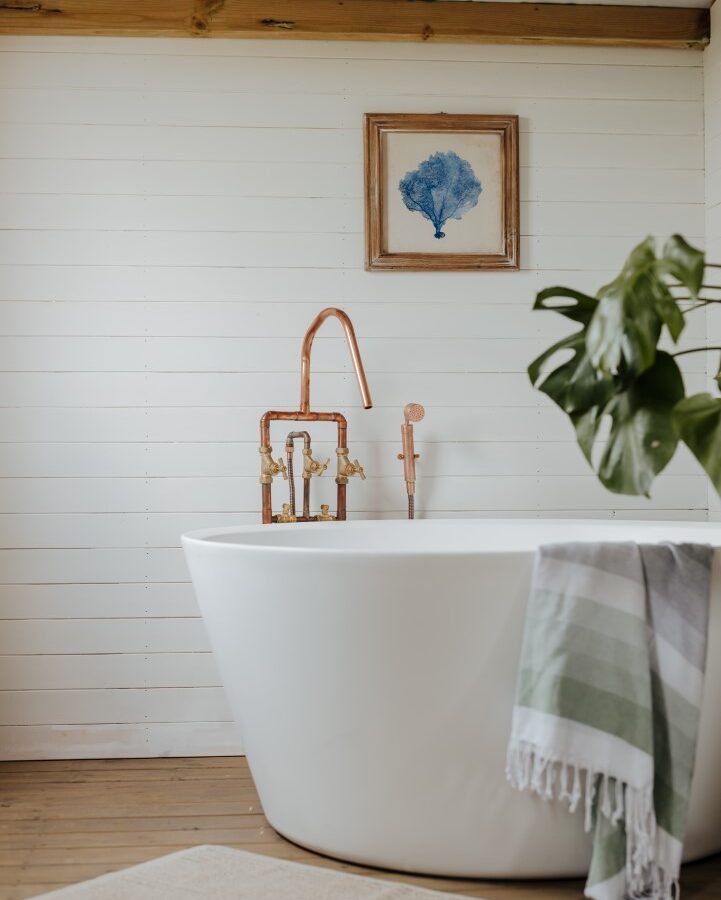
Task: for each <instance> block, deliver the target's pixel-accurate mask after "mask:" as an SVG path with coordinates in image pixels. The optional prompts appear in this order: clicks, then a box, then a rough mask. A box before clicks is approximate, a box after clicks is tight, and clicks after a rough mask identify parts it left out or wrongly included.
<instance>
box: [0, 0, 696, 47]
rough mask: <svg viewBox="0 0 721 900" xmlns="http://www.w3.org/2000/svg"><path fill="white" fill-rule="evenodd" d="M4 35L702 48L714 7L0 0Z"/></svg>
mask: <svg viewBox="0 0 721 900" xmlns="http://www.w3.org/2000/svg"><path fill="white" fill-rule="evenodd" d="M0 34H25V35H40V34H50V35H120V36H128V37H146V36H155V37H164V36H167V37H188V36H194V37H222V38H286V39H288V38H295V39H304V40H305V39H316V40H335V41H338V40H343V41H345V40H357V41H421V42H422V41H427V42H431V41H432V42H441V43H483V44H529V43H530V44H581V45H591V46H625V47H666V48H681V47H694V48H703V47H704V46H705V45H706V44H707V43H708V40H709V11H708V10H707V9H687V8H674V7H652V6H599V5H581V4H561V3H552V4H551V3H548V4H546V3H496V2H482V3H477V2H470V0H466V2H462V0H454V2H447V0H0Z"/></svg>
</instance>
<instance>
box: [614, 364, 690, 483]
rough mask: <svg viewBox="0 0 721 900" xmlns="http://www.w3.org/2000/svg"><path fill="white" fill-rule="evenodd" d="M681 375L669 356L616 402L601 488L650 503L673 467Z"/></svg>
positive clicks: (615, 398) (617, 398) (654, 366)
mask: <svg viewBox="0 0 721 900" xmlns="http://www.w3.org/2000/svg"><path fill="white" fill-rule="evenodd" d="M683 396H684V386H683V378H682V377H681V372H680V371H679V368H678V366H677V365H676V362H675V360H674V359H673V358H672V357H671V356H669V354H668V353H658V354H657V355H656V360H655V362H654V363H653V365H652V366H651V367H650V368H648V369H646V371H645V372H643V374H642V375H640V376H639V377H638V378H636V379H634V380H633V381H632V382H631V383H630V385H629V386H628V388H627V389H626V390H624V391H620V392H619V393H618V394H617V395H616V396H615V397H613V398H612V400H611V401H610V403H609V404H608V406H607V407H606V409H605V410H604V414H605V415H609V416H610V417H611V433H610V435H609V437H608V442H607V445H606V449H605V451H604V453H603V456H602V458H601V462H600V464H599V467H598V477H599V479H600V480H601V483H602V484H603V485H605V487H607V488H608V489H609V490H610V491H614V493H617V494H643V495H644V496H646V497H648V496H649V492H650V490H651V484H652V483H653V479H654V478H655V477H656V475H658V474H659V472H662V471H663V469H665V468H666V466H667V465H668V463H669V462H670V461H671V458H672V457H673V455H674V453H675V452H676V446H677V445H678V435H677V433H676V430H675V428H674V426H673V422H672V418H671V414H672V412H673V408H674V406H675V405H676V404H677V403H678V402H679V401H680V400H681V399H682V398H683Z"/></svg>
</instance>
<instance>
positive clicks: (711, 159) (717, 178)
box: [703, 3, 721, 520]
mask: <svg viewBox="0 0 721 900" xmlns="http://www.w3.org/2000/svg"><path fill="white" fill-rule="evenodd" d="M711 29H712V33H713V34H715V35H717V36H716V37H715V38H713V39H712V41H711V43H710V44H709V46H708V48H707V49H706V51H705V52H704V55H703V61H704V67H703V74H704V120H705V138H706V140H705V144H706V147H705V151H706V155H705V165H706V250H707V253H708V256H709V259H712V260H716V261H719V260H721V5H719V4H718V3H716V4H715V5H714V6H712V7H711ZM706 319H707V328H708V336H709V343H710V344H721V310H720V309H719V307H718V306H715V305H714V306H711V307H708V308H707V312H706ZM717 370H718V355H717V354H714V355H713V356H712V357H711V358H710V359H709V375H710V376H713V375H715V374H716V371H717ZM710 390H711V391H712V392H715V391H716V390H717V386H716V385H715V383H714V382H713V381H711V385H710ZM709 517H710V518H712V519H714V520H718V519H721V501H720V500H719V496H718V494H717V493H716V491H715V490H714V488H713V487H711V485H709Z"/></svg>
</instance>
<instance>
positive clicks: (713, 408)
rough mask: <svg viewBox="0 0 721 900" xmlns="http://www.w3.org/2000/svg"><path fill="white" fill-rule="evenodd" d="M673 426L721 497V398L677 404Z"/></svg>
mask: <svg viewBox="0 0 721 900" xmlns="http://www.w3.org/2000/svg"><path fill="white" fill-rule="evenodd" d="M673 424H674V427H675V428H676V432H677V433H678V436H679V437H680V438H681V440H682V441H683V442H684V444H686V446H687V447H688V448H689V450H690V451H691V452H692V453H693V455H694V456H695V457H696V459H697V460H698V461H699V462H700V463H701V465H702V466H703V467H704V469H705V470H706V472H707V473H708V476H709V478H710V479H711V481H712V483H713V486H714V487H715V488H716V491H717V492H718V493H719V494H721V398H720V397H713V396H711V394H694V395H693V396H692V397H685V398H684V399H683V400H681V401H680V402H679V403H677V404H676V408H675V409H674V411H673Z"/></svg>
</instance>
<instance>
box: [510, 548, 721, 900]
mask: <svg viewBox="0 0 721 900" xmlns="http://www.w3.org/2000/svg"><path fill="white" fill-rule="evenodd" d="M712 558H713V549H712V548H711V547H708V546H703V545H696V544H682V545H672V544H653V545H648V546H639V545H637V544H632V543H622V544H602V543H599V544H580V543H579V544H558V545H550V546H547V547H542V548H541V549H540V550H539V552H538V555H537V557H536V564H535V569H534V575H533V584H532V588H531V594H530V598H529V602H528V612H527V619H526V627H525V634H524V638H523V646H522V650H521V660H520V669H519V676H518V685H517V688H516V705H515V708H514V712H513V730H512V734H511V740H510V744H509V748H508V765H507V771H506V774H507V776H508V779H509V781H510V782H511V784H512V785H513V786H514V787H516V788H518V789H519V790H531V791H533V792H535V793H537V794H540V795H541V796H543V797H547V798H549V799H551V798H558V799H560V800H565V801H567V802H568V804H569V807H570V809H571V811H573V810H575V809H576V807H577V806H578V805H579V804H583V806H584V808H585V826H586V830H587V831H593V856H592V861H591V869H590V872H589V876H588V881H587V883H586V892H585V893H586V896H587V897H592V898H594V900H624V898H638V897H646V898H658V900H673V898H677V897H678V896H679V887H678V877H679V871H680V867H681V852H682V848H683V837H684V832H685V827H686V813H687V808H688V802H689V797H690V793H691V778H692V775H693V767H694V759H695V753H696V737H697V732H698V719H699V707H700V703H701V693H702V689H703V673H704V665H705V659H706V634H707V626H708V611H709V589H710V575H711V563H712Z"/></svg>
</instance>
